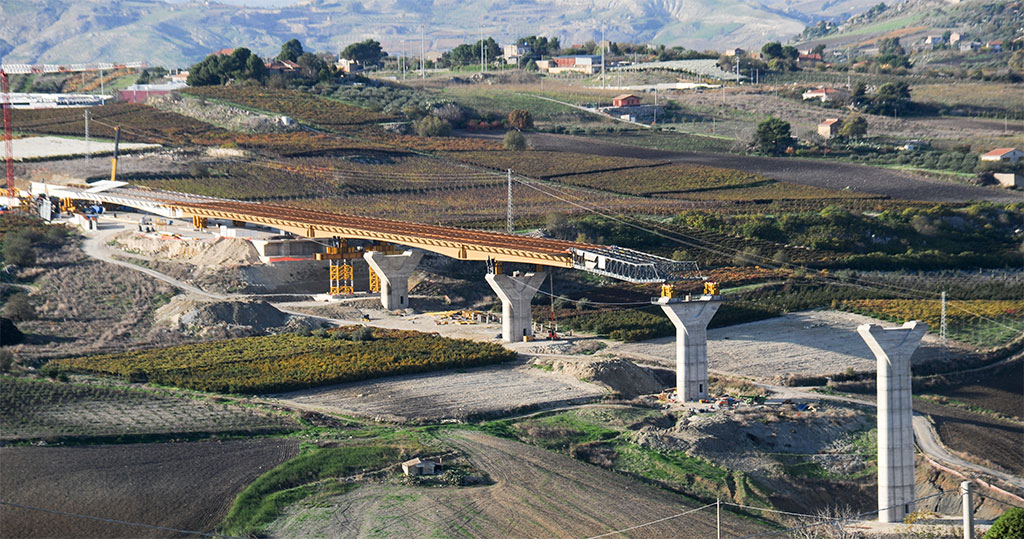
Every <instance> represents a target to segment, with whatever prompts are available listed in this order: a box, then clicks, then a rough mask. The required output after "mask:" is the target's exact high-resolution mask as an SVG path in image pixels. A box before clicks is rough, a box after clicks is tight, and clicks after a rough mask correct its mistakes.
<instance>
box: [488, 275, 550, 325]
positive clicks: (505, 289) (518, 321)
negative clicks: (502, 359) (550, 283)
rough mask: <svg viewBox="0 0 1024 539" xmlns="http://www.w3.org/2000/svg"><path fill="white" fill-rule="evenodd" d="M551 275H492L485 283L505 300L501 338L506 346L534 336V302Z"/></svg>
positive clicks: (502, 304) (502, 306)
mask: <svg viewBox="0 0 1024 539" xmlns="http://www.w3.org/2000/svg"><path fill="white" fill-rule="evenodd" d="M547 276H548V274H547V272H544V271H538V272H536V273H533V272H531V273H519V272H518V271H517V272H515V273H513V274H512V275H502V274H500V273H499V274H494V273H488V274H487V275H486V276H485V277H484V279H486V280H487V284H489V285H491V288H492V289H494V292H495V293H496V294H498V297H499V298H501V338H502V339H504V340H505V342H521V341H522V340H523V337H532V336H533V320H532V319H531V316H530V301H531V300H532V299H533V296H534V294H536V293H537V290H539V289H540V285H541V284H543V283H544V279H545V278H546V277H547Z"/></svg>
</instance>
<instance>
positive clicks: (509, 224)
mask: <svg viewBox="0 0 1024 539" xmlns="http://www.w3.org/2000/svg"><path fill="white" fill-rule="evenodd" d="M513 230H514V227H513V226H512V169H508V217H507V222H506V223H505V231H506V232H508V233H509V234H511V233H512V231H513Z"/></svg>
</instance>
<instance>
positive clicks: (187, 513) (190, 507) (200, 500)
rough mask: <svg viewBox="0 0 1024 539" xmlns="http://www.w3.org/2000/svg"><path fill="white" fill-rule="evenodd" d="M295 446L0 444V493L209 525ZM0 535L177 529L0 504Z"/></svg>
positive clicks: (156, 521)
mask: <svg viewBox="0 0 1024 539" xmlns="http://www.w3.org/2000/svg"><path fill="white" fill-rule="evenodd" d="M297 453H298V442H297V441H295V440H277V439H261V440H249V441H230V442H193V443H170V444H130V445H101V446H82V447H5V448H2V449H0V492H3V500H4V501H8V502H14V503H18V504H22V505H32V506H36V507H42V508H45V509H51V510H59V511H64V512H67V513H75V514H81V515H90V516H94V517H101V518H107V519H115V520H123V521H130V522H136V523H142V524H148V525H155V526H164V527H169V528H177V529H185V530H195V531H203V532H211V531H213V530H214V528H215V527H216V526H217V524H218V523H219V522H220V520H221V519H222V518H223V517H224V515H225V514H226V513H227V510H228V508H229V507H230V505H231V502H232V501H233V500H234V498H235V496H236V495H237V494H238V492H240V491H241V490H242V489H243V488H245V486H246V485H248V484H249V483H251V482H252V481H253V480H255V479H256V477H258V476H259V475H260V474H262V473H264V472H266V471H267V470H269V469H270V468H272V467H274V466H277V465H278V464H280V463H281V462H283V461H285V460H286V459H288V458H291V457H293V456H295V455H296V454H297ZM0 537H52V538H57V537H184V535H182V534H178V533H174V532H170V531H164V530H156V529H152V528H146V527H141V526H129V525H125V524H116V523H111V522H103V521H99V520H92V519H87V518H81V517H72V516H63V515H55V514H52V513H46V512H42V511H37V510H31V509H23V508H18V507H12V506H9V505H3V506H0Z"/></svg>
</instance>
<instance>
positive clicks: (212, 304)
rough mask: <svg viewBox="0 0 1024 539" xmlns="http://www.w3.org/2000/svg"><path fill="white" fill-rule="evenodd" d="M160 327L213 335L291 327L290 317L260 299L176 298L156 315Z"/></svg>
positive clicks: (269, 330)
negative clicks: (215, 299)
mask: <svg viewBox="0 0 1024 539" xmlns="http://www.w3.org/2000/svg"><path fill="white" fill-rule="evenodd" d="M154 318H155V321H156V323H157V324H160V325H166V326H170V327H171V328H173V329H178V330H182V331H189V332H196V333H199V334H201V335H212V333H213V332H216V333H218V334H221V333H223V334H225V335H228V336H242V335H258V334H264V333H267V332H271V331H275V330H282V329H284V328H285V326H289V325H290V324H289V322H290V320H289V318H290V317H289V315H287V314H285V313H283V312H281V311H279V310H278V309H277V308H276V307H274V306H273V305H271V304H269V303H267V302H265V301H259V300H242V301H213V300H200V299H196V298H193V297H188V296H175V297H174V299H172V300H171V302H170V303H168V304H167V305H164V306H163V307H160V308H159V309H157V311H156V312H155V313H154Z"/></svg>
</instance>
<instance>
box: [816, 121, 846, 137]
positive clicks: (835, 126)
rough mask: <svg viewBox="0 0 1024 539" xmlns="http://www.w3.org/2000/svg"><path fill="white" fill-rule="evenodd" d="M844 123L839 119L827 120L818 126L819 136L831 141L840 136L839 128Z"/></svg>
mask: <svg viewBox="0 0 1024 539" xmlns="http://www.w3.org/2000/svg"><path fill="white" fill-rule="evenodd" d="M841 126H842V123H841V122H840V121H839V118H827V119H826V120H825V121H824V122H821V123H820V124H818V134H819V135H821V136H822V137H824V138H825V139H830V138H832V137H834V136H836V135H838V134H839V128H840V127H841Z"/></svg>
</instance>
